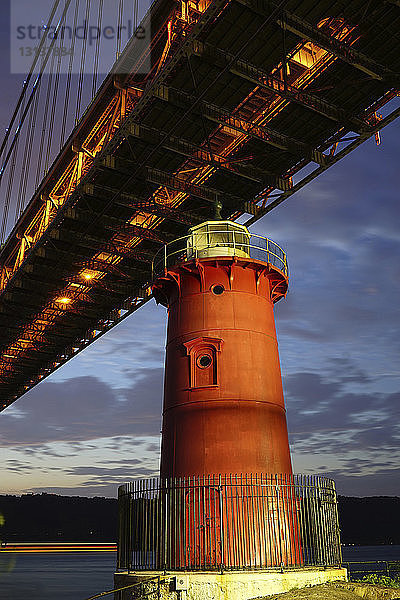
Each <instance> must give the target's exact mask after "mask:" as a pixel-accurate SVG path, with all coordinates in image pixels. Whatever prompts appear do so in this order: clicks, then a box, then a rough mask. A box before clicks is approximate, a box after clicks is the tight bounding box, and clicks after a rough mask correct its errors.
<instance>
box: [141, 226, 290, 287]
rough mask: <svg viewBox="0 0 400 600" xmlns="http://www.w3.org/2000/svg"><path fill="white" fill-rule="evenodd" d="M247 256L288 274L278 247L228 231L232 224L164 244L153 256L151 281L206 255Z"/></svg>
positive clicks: (283, 255) (252, 236) (239, 231)
mask: <svg viewBox="0 0 400 600" xmlns="http://www.w3.org/2000/svg"><path fill="white" fill-rule="evenodd" d="M210 251H213V255H214V256H226V255H228V256H248V257H250V258H253V259H254V260H261V261H263V262H267V263H270V264H272V265H274V266H275V267H277V268H278V269H280V270H281V271H282V272H283V273H284V274H285V275H286V276H287V275H288V265H287V260H286V254H285V252H284V251H283V250H282V248H281V247H280V246H278V244H276V243H275V242H273V241H272V240H270V239H268V238H266V237H263V236H261V235H255V234H250V233H246V232H243V231H242V230H235V229H232V224H230V223H228V224H227V225H226V226H225V227H224V226H223V224H221V225H219V226H218V227H215V226H214V228H213V229H210V231H206V232H205V231H204V230H201V231H198V232H193V233H191V234H190V235H186V236H184V237H181V238H177V239H176V240H173V241H172V242H169V243H168V244H165V246H163V247H162V248H161V249H160V250H159V251H158V252H157V254H156V256H155V258H154V260H153V265H152V271H153V279H155V278H156V277H158V276H159V275H161V274H162V273H163V272H164V269H168V268H170V267H172V266H174V265H176V264H178V263H180V262H183V261H186V260H193V259H196V258H204V257H205V256H208V257H209V256H210Z"/></svg>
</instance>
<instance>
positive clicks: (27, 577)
mask: <svg viewBox="0 0 400 600" xmlns="http://www.w3.org/2000/svg"><path fill="white" fill-rule="evenodd" d="M115 560H116V554H115V552H68V553H52V554H50V553H48V554H47V553H45V554H12V553H10V554H6V553H3V554H1V552H0V600H85V599H86V598H89V597H90V596H93V595H95V594H96V593H100V592H103V591H105V590H109V589H112V588H113V571H114V568H115ZM379 560H400V546H346V547H344V548H343V561H379ZM112 597H113V596H112V595H110V596H106V598H110V599H112Z"/></svg>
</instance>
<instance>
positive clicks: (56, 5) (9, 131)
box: [0, 0, 61, 156]
mask: <svg viewBox="0 0 400 600" xmlns="http://www.w3.org/2000/svg"><path fill="white" fill-rule="evenodd" d="M60 2H61V0H55V2H54V4H53V8H52V11H51V13H50V16H49V18H48V21H47V25H46V29H50V27H51V23H52V21H53V18H54V15H55V13H56V11H57V8H58V5H59V4H60ZM45 42H46V36H45V35H44V36H43V37H42V38H41V40H40V44H39V46H38V48H37V51H36V54H35V57H34V59H33V62H32V65H31V68H30V70H29V73H28V75H27V78H26V79H25V80H24V84H23V87H22V91H21V94H20V96H19V98H18V101H17V104H16V106H15V109H14V113H13V115H12V117H11V121H10V124H9V126H8V129H7V130H6V135H5V136H4V140H3V142H2V144H1V147H0V156H1V155H2V153H3V150H4V148H5V145H6V143H7V141H8V138H9V136H10V135H11V129H12V126H13V125H14V122H15V119H16V118H17V115H18V111H19V109H20V106H21V104H22V101H23V99H24V97H25V94H26V91H27V89H28V87H29V83H30V81H31V79H32V75H33V73H34V70H35V67H36V64H37V61H38V59H39V57H40V55H41V52H42V48H43V46H44V44H45Z"/></svg>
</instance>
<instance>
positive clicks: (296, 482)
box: [118, 474, 341, 571]
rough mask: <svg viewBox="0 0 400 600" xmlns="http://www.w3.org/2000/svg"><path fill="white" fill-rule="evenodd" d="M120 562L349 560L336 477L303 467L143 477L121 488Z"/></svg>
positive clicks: (200, 564) (213, 565)
mask: <svg viewBox="0 0 400 600" xmlns="http://www.w3.org/2000/svg"><path fill="white" fill-rule="evenodd" d="M119 519H120V528H119V545H118V569H120V570H124V571H147V570H180V569H183V570H210V569H211V570H234V569H268V568H275V569H276V568H277V567H278V568H293V567H305V566H321V567H328V566H329V567H334V566H340V564H341V551H340V538H339V527H338V517H337V504H336V493H335V487H334V482H333V481H332V480H330V479H325V478H322V477H316V476H303V475H293V476H292V475H264V474H241V475H219V476H218V475H210V476H202V477H188V478H181V479H167V480H160V479H158V478H155V479H147V480H145V479H142V480H137V481H134V482H131V483H128V484H125V485H123V486H121V487H120V488H119Z"/></svg>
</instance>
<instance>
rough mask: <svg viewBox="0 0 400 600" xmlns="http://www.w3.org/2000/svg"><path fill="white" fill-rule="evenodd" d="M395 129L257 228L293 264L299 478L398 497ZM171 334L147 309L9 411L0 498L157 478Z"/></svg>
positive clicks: (284, 322) (290, 364) (0, 31)
mask: <svg viewBox="0 0 400 600" xmlns="http://www.w3.org/2000/svg"><path fill="white" fill-rule="evenodd" d="M8 28H9V22H8V15H7V14H3V15H2V17H1V21H0V38H1V42H0V43H1V47H0V50H1V52H0V86H1V94H0V131H4V128H5V127H6V126H7V123H8V120H9V118H10V114H11V112H12V109H13V105H14V104H15V101H16V98H17V94H18V92H19V90H20V87H21V83H22V79H23V76H22V75H11V74H10V69H9V53H8ZM397 100H399V99H397ZM397 104H399V102H397ZM390 108H391V109H393V108H394V106H393V105H391V107H390ZM384 114H385V113H384ZM399 130H400V123H399V122H395V123H392V124H391V125H389V126H388V127H386V128H385V129H384V130H383V132H382V144H381V145H380V146H376V144H375V142H374V140H373V139H371V140H369V141H367V142H366V143H365V144H363V145H362V146H361V147H359V148H358V149H357V150H356V151H355V152H353V153H352V154H350V155H349V156H348V157H347V158H345V159H344V160H342V161H341V162H340V163H338V164H337V165H336V166H333V167H332V168H331V169H329V170H328V171H327V172H326V173H325V174H323V175H321V176H320V177H319V178H318V179H317V180H315V181H314V182H313V183H311V184H309V185H308V186H307V187H306V188H304V189H303V190H302V191H301V192H298V193H297V194H295V195H294V196H293V197H291V198H290V199H288V200H287V201H286V202H285V203H283V204H282V205H281V206H279V207H278V208H276V209H275V210H274V211H272V213H270V214H269V215H267V216H265V217H264V218H263V219H262V220H261V221H259V222H258V223H256V224H255V225H254V226H253V227H252V228H251V231H252V232H253V233H258V234H261V235H266V236H268V237H270V238H272V239H273V240H274V241H276V242H277V243H279V244H280V245H281V246H282V247H283V249H284V250H285V251H286V252H287V257H288V262H289V268H290V287H289V293H288V296H287V298H286V299H285V300H282V301H281V302H279V303H278V305H277V306H276V309H275V316H276V324H277V333H278V341H279V349H280V358H281V366H282V372H283V377H284V392H285V399H286V406H287V414H288V423H289V432H290V441H291V449H292V456H293V462H294V470H295V472H297V473H310V474H321V475H327V476H330V477H333V478H334V479H335V481H336V483H337V489H338V492H339V493H340V494H344V495H357V496H362V495H366V496H371V495H400V467H399V465H400V426H399V423H400V378H399V355H400V352H399V351H400V337H399V325H400V261H399V258H400V233H399V231H400V229H399V223H400V209H399V206H400V204H399V192H398V189H399V146H400V144H399ZM1 193H2V194H3V192H1ZM1 201H2V200H1ZM165 328H166V311H165V309H164V308H162V307H157V306H156V305H155V303H154V301H151V302H150V303H148V304H147V305H146V306H144V307H143V308H142V309H140V310H139V311H138V312H137V313H136V314H134V315H133V316H131V317H129V318H128V319H126V320H125V321H124V322H123V323H122V324H120V325H119V326H118V327H116V328H115V329H114V330H113V331H112V332H110V333H109V334H107V335H106V336H104V337H102V338H101V339H100V340H99V341H97V342H95V343H94V344H93V345H92V346H91V347H89V348H88V349H87V350H85V351H84V352H83V353H82V354H80V355H79V356H78V357H76V358H74V359H73V360H72V361H70V362H69V363H68V364H66V365H65V366H64V367H62V368H61V369H60V370H59V371H57V372H56V373H55V374H54V375H52V376H51V377H49V378H48V379H47V380H45V381H44V382H42V383H41V384H40V385H38V386H37V387H36V388H34V389H33V390H32V391H31V392H29V393H27V394H25V396H23V397H22V398H21V399H19V400H18V401H17V402H16V403H15V404H14V405H13V406H12V407H10V408H8V409H7V410H6V411H4V412H2V413H1V414H0V446H1V456H2V461H1V465H0V481H1V486H0V494H4V493H13V494H14V493H15V494H21V493H26V492H42V491H45V492H54V493H60V494H68V495H84V496H94V495H101V496H110V497H115V496H116V495H117V486H118V485H119V484H121V483H124V482H126V481H129V480H130V479H132V478H134V477H149V476H153V475H157V472H158V462H159V442H160V416H161V402H162V378H163V359H164V345H165Z"/></svg>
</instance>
